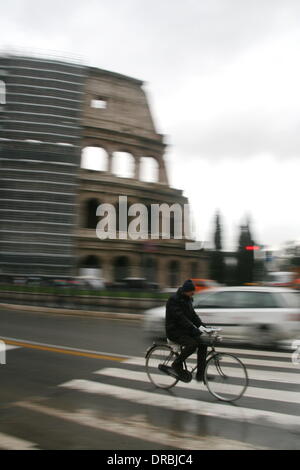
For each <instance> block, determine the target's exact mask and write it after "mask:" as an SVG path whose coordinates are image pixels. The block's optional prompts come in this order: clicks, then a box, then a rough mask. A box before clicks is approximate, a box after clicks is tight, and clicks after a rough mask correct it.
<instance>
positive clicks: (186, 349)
mask: <svg viewBox="0 0 300 470" xmlns="http://www.w3.org/2000/svg"><path fill="white" fill-rule="evenodd" d="M169 339H170V340H171V341H174V342H175V343H177V344H180V345H181V346H182V348H181V353H180V355H179V357H178V358H177V359H176V362H177V363H182V362H183V361H185V360H186V359H187V358H188V357H189V356H191V354H193V353H194V352H195V351H196V349H197V375H198V376H200V377H203V376H204V370H205V364H206V354H207V345H205V344H203V343H202V342H201V336H200V335H199V336H196V337H193V336H186V335H182V336H173V335H172V337H171V338H169Z"/></svg>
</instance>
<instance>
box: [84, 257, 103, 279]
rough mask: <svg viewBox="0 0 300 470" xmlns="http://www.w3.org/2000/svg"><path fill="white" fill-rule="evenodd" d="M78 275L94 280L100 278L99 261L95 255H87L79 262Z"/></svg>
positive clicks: (100, 266)
mask: <svg viewBox="0 0 300 470" xmlns="http://www.w3.org/2000/svg"><path fill="white" fill-rule="evenodd" d="M79 275H80V276H89V277H94V278H101V277H102V263H101V259H100V258H99V257H98V256H95V255H87V256H86V257H84V258H82V259H81V260H80V262H79Z"/></svg>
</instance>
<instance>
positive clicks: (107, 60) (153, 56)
mask: <svg viewBox="0 0 300 470" xmlns="http://www.w3.org/2000/svg"><path fill="white" fill-rule="evenodd" d="M299 25H300V2H299V1H298V0H244V1H241V0H184V1H183V0H151V1H150V0H87V1H84V0H64V1H61V0H59V1H58V0H51V1H48V0H43V1H40V0H10V1H9V2H5V3H4V2H2V5H1V7H0V48H9V47H10V48H18V47H22V48H26V49H27V50H28V52H29V53H30V51H31V49H34V50H36V48H37V47H38V48H40V49H42V50H43V49H44V50H46V51H57V52H58V53H59V54H62V55H64V54H65V55H66V56H72V55H75V56H80V57H82V58H83V60H84V62H85V63H86V64H87V65H92V66H95V67H99V68H102V69H107V70H111V71H115V72H119V73H122V74H125V75H129V76H133V77H135V78H139V79H141V80H144V81H145V82H146V83H145V90H146V92H147V95H148V98H149V102H150V105H151V109H152V113H153V117H154V120H155V123H156V127H157V131H158V132H160V133H162V134H165V135H166V141H167V143H168V144H169V147H168V150H167V153H166V161H167V165H168V169H169V176H170V181H171V185H172V186H173V187H176V188H181V189H183V190H184V193H185V195H187V196H188V197H189V198H190V202H191V205H192V209H193V213H194V217H195V222H196V228H197V233H198V236H199V237H200V238H201V239H203V240H204V239H205V240H209V239H211V238H212V232H213V220H214V216H215V212H216V210H217V209H218V210H220V212H221V216H222V218H223V233H224V244H225V247H226V248H228V249H229V248H235V247H236V243H237V238H238V234H239V230H238V227H239V225H240V224H241V223H242V222H243V220H244V219H245V217H246V216H248V217H250V219H251V221H252V231H253V235H254V238H255V240H256V242H258V243H262V244H265V245H271V246H273V245H278V244H280V243H283V242H285V241H288V240H294V239H300V222H299V200H300V198H299V189H298V188H299V174H300V171H299V169H300V132H299V125H300V93H299V87H300V27H299Z"/></svg>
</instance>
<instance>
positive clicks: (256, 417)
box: [60, 380, 300, 433]
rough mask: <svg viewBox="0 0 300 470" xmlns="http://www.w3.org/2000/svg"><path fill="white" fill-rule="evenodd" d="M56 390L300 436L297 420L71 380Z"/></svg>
mask: <svg viewBox="0 0 300 470" xmlns="http://www.w3.org/2000/svg"><path fill="white" fill-rule="evenodd" d="M60 387H63V388H68V389H72V390H77V391H80V392H85V393H91V394H96V395H97V394H99V395H106V396H109V397H113V398H116V399H118V400H126V401H130V402H133V403H135V404H140V405H146V406H152V407H153V406H155V407H159V408H166V409H169V410H173V411H182V412H188V413H193V414H194V415H200V416H208V417H215V418H219V419H227V420H230V421H239V422H242V423H249V424H257V425H261V426H269V427H270V426H271V427H278V428H280V429H287V430H288V431H290V432H297V433H299V432H300V416H293V415H287V414H283V413H277V412H272V411H264V410H256V409H251V408H243V407H239V406H232V405H230V404H223V403H208V402H203V401H199V400H192V399H188V398H182V397H177V396H170V395H164V394H162V393H153V392H147V391H142V390H135V389H131V388H126V387H120V386H116V385H109V384H104V383H100V382H94V381H91V380H71V381H69V382H65V383H64V384H61V385H60Z"/></svg>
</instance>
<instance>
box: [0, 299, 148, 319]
mask: <svg viewBox="0 0 300 470" xmlns="http://www.w3.org/2000/svg"><path fill="white" fill-rule="evenodd" d="M0 308H3V309H6V310H14V311H20V312H30V313H48V314H56V315H74V316H81V317H96V318H109V319H113V320H116V319H118V320H131V321H132V320H133V321H137V320H141V319H142V318H144V315H143V314H139V313H114V312H94V311H92V310H74V309H67V308H51V307H37V306H33V305H18V304H17V305H14V304H3V303H0Z"/></svg>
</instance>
